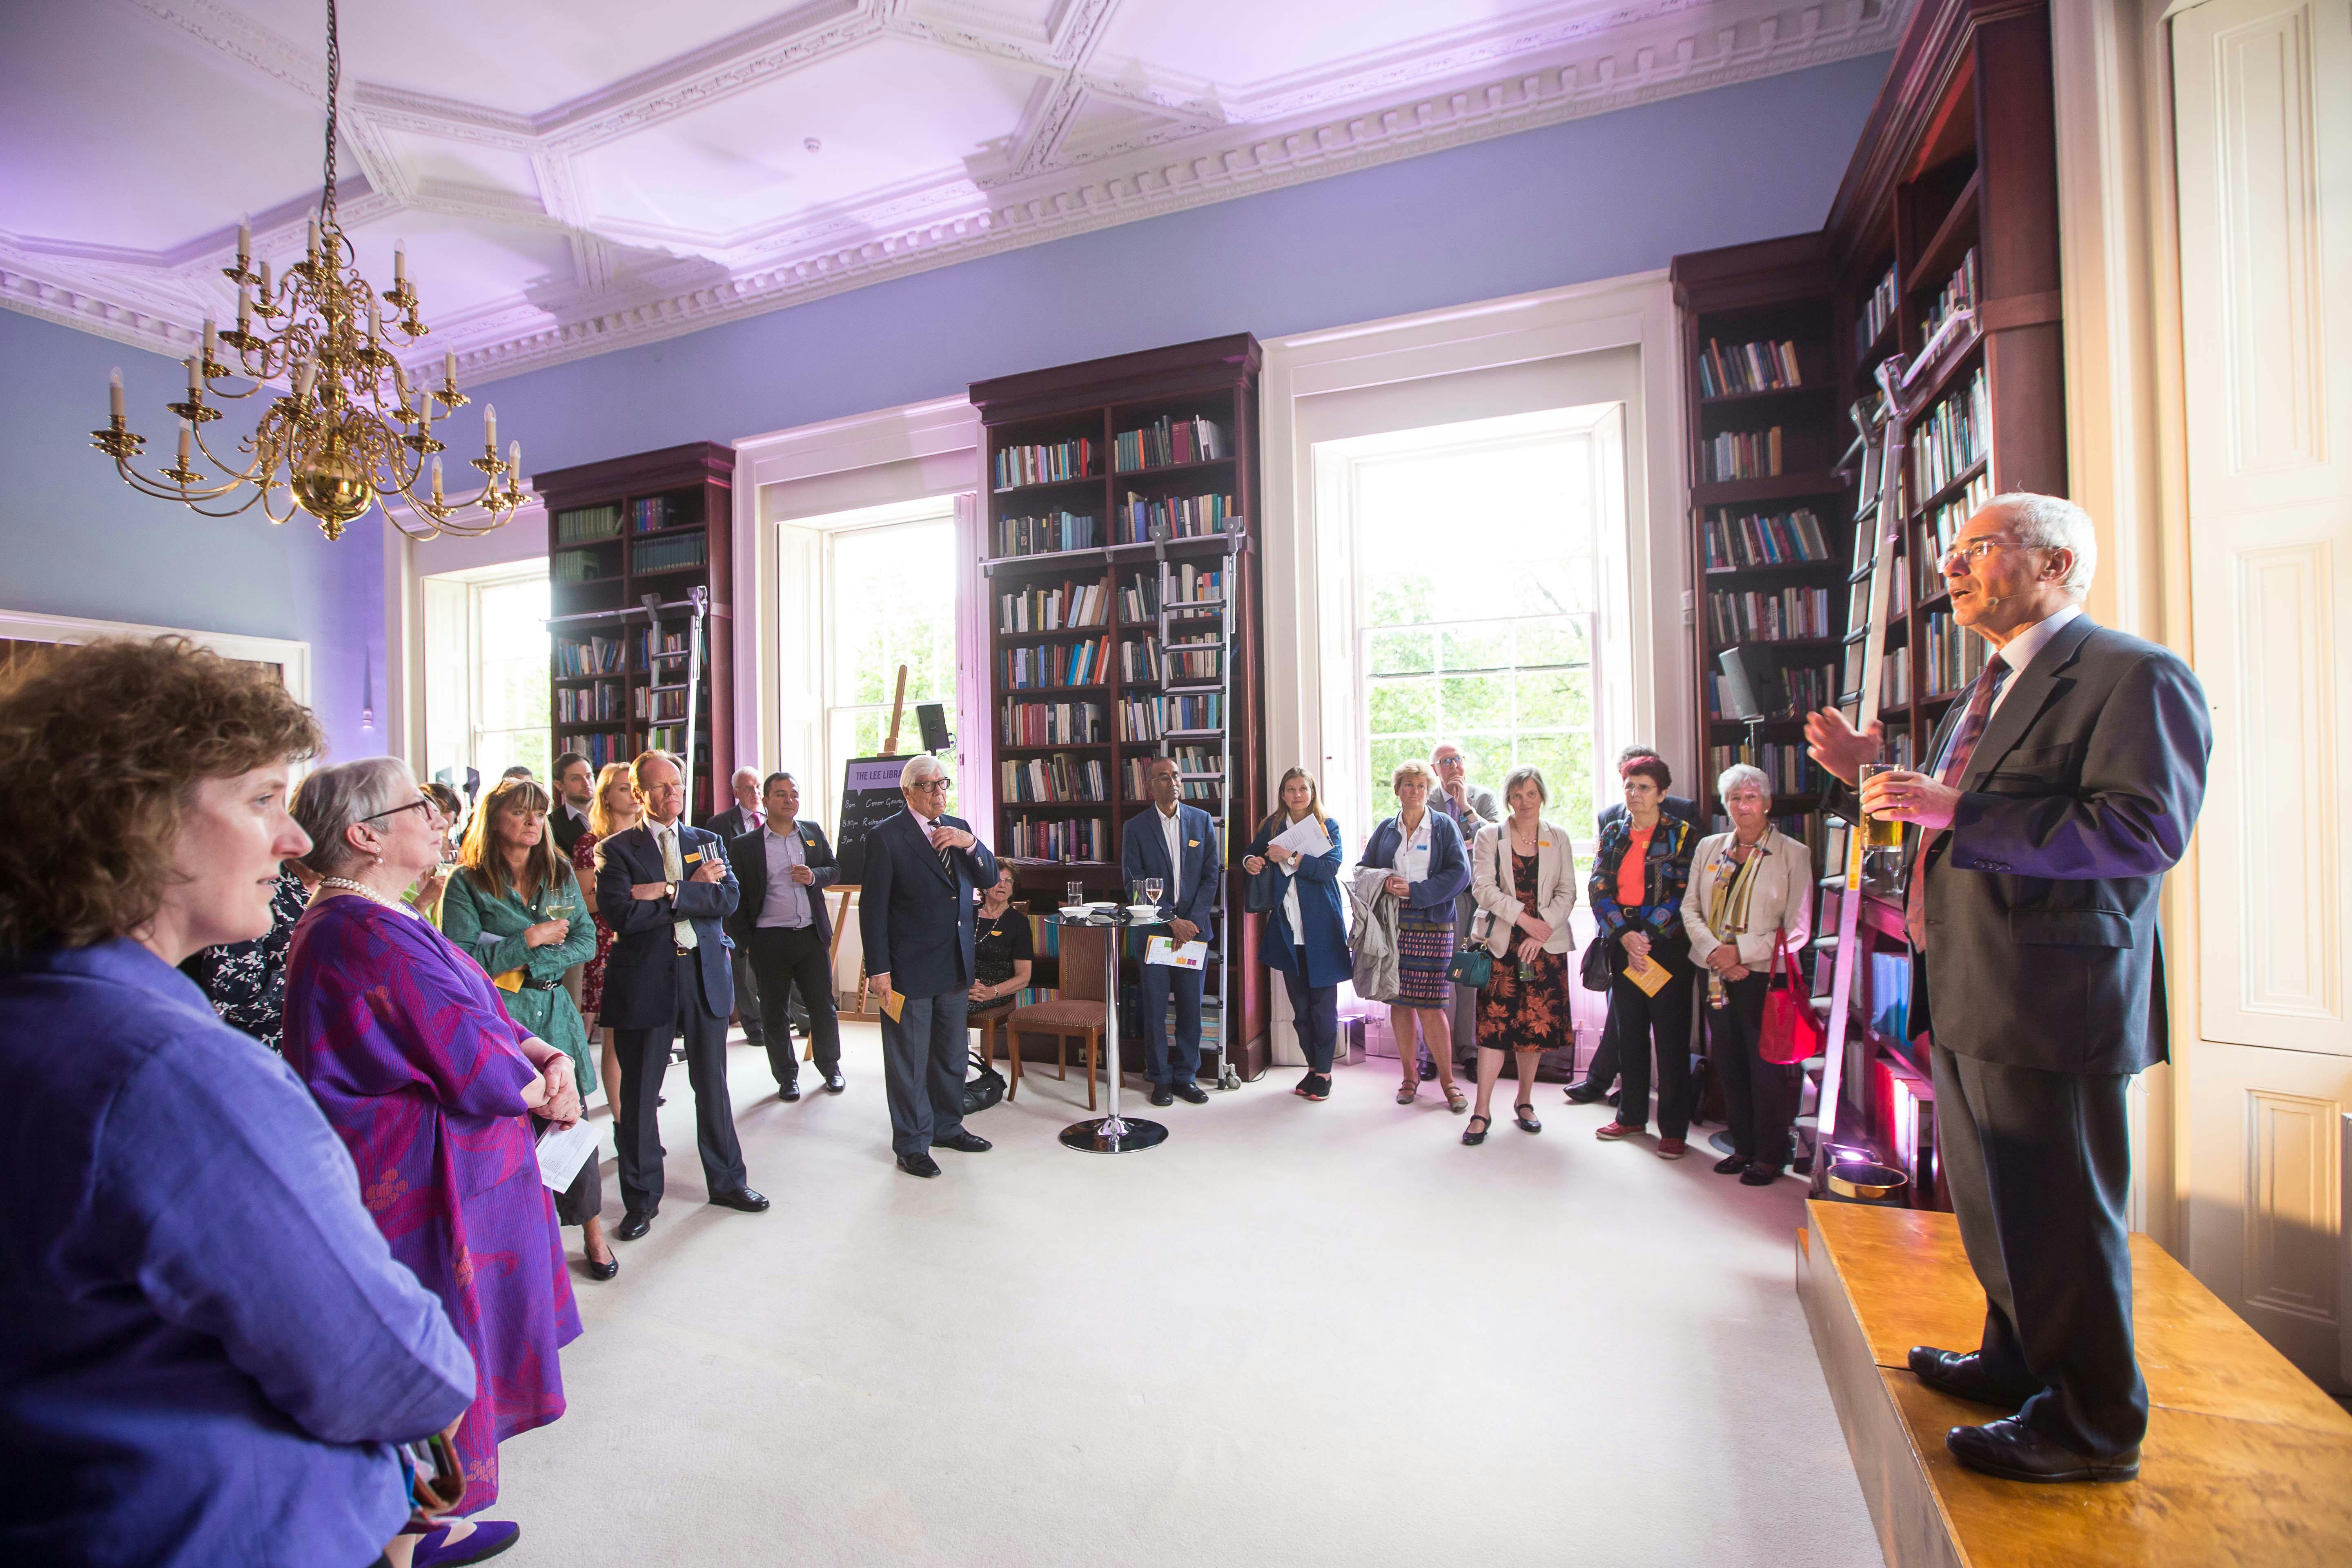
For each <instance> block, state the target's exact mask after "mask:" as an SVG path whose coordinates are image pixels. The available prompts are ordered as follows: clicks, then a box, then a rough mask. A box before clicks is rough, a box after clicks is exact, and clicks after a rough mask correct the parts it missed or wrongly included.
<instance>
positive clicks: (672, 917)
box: [596, 752, 768, 1241]
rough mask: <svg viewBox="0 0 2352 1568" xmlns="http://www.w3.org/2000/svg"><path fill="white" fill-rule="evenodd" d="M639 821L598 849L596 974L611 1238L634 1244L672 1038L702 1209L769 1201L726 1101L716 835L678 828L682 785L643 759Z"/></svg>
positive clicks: (728, 878) (658, 1145)
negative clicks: (605, 949)
mask: <svg viewBox="0 0 2352 1568" xmlns="http://www.w3.org/2000/svg"><path fill="white" fill-rule="evenodd" d="M630 783H631V785H632V786H633V787H634V788H635V792H636V796H637V799H638V800H639V801H640V802H642V803H643V804H644V806H645V820H644V821H642V822H641V823H639V824H638V825H637V826H635V827H632V828H629V829H627V830H626V831H625V832H621V833H615V834H614V835H613V836H612V837H609V838H605V839H602V840H599V841H598V843H597V845H596V908H597V910H599V911H600V912H601V913H602V914H603V915H604V923H605V924H606V925H608V926H610V927H612V928H613V951H612V953H611V955H610V956H609V957H608V958H607V959H606V960H605V963H604V1014H603V1016H604V1022H605V1023H607V1024H609V1025H610V1026H612V1029H613V1048H614V1054H615V1056H617V1057H618V1058H619V1060H620V1064H621V1101H620V1106H619V1109H618V1111H617V1113H616V1115H615V1117H614V1121H615V1122H616V1127H615V1134H616V1142H618V1144H619V1146H620V1147H619V1152H620V1156H621V1201H622V1206H623V1208H624V1210H625V1213H624V1214H623V1215H622V1217H621V1227H620V1229H619V1231H618V1232H617V1233H616V1234H617V1235H618V1236H619V1237H620V1238H621V1239H622V1240H624V1241H635V1239H636V1238H637V1237H641V1236H643V1235H645V1234H646V1231H647V1230H648V1229H649V1228H651V1226H652V1225H653V1218H654V1215H655V1213H656V1211H657V1210H659V1209H660V1207H661V1199H662V1154H663V1149H662V1142H661V1129H660V1127H659V1126H658V1125H656V1120H655V1115H654V1108H655V1104H656V1100H658V1099H659V1098H660V1095H661V1086H662V1075H663V1074H664V1073H665V1072H667V1070H668V1068H669V1047H670V1041H671V1039H672V1038H673V1037H682V1038H683V1039H684V1040H685V1042H686V1073H687V1078H688V1081H690V1082H691V1083H692V1084H693V1085H694V1120H695V1143H696V1146H697V1148H698V1150H699V1152H700V1153H701V1155H702V1174H703V1178H704V1180H705V1181H706V1182H707V1183H708V1184H709V1192H710V1201H711V1202H712V1203H714V1204H721V1205H725V1206H726V1207H728V1208H731V1209H740V1210H741V1211H743V1212H744V1213H746V1214H757V1213H759V1212H760V1211H761V1209H764V1208H766V1207H767V1206H768V1200H767V1199H766V1198H764V1197H761V1195H760V1194H758V1193H756V1192H753V1191H752V1190H751V1187H750V1186H749V1185H748V1184H747V1178H746V1176H745V1173H744V1170H743V1150H742V1147H741V1145H740V1144H739V1143H738V1142H736V1141H735V1110H734V1107H733V1105H732V1103H731V1102H730V1100H729V1099H728V1095H727V1015H728V1013H729V1011H730V1009H731V1008H732V1007H733V1006H734V1005H735V987H734V983H733V978H732V976H731V974H730V972H729V963H728V947H727V938H726V935H725V933H724V932H723V931H721V930H720V924H719V922H720V921H724V920H725V919H726V918H727V917H728V916H729V915H730V914H732V913H733V912H734V910H735V902H736V898H737V888H736V884H735V876H734V873H733V872H732V871H730V869H729V868H728V865H727V853H726V849H725V847H724V846H722V845H721V844H720V843H719V838H718V836H717V835H715V834H712V833H708V832H705V831H704V830H703V829H701V828H699V827H688V826H687V825H686V824H685V823H684V822H682V821H680V820H679V814H680V813H682V812H683V811H684V810H685V809H686V783H685V779H684V776H683V775H682V774H681V773H679V772H678V767H677V763H675V762H674V761H672V760H671V759H670V758H669V757H668V756H667V755H666V754H664V753H663V752H642V753H640V754H639V755H638V757H637V759H636V761H635V763H632V764H631V766H630Z"/></svg>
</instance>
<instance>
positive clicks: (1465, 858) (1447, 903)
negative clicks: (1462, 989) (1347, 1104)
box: [1359, 762, 1470, 1115]
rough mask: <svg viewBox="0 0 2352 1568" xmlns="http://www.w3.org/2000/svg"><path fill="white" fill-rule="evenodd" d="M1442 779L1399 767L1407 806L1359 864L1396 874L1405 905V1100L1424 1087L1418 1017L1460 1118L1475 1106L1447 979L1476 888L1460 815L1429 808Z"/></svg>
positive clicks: (1397, 1024)
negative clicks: (1462, 1078)
mask: <svg viewBox="0 0 2352 1568" xmlns="http://www.w3.org/2000/svg"><path fill="white" fill-rule="evenodd" d="M1436 782H1437V779H1436V775H1434V774H1433V773H1431V772H1430V771H1429V764H1427V763H1422V762H1405V763H1400V764H1399V765H1398V767H1397V771H1396V773H1395V775H1394V777H1393V778H1392V779H1391V784H1393V785H1394V787H1395V789H1396V797H1397V805H1400V806H1401V807H1402V808H1403V809H1402V810H1400V811H1399V812H1398V813H1397V814H1396V815H1395V816H1391V817H1390V818H1388V819H1387V820H1386V821H1384V822H1382V823H1381V825H1380V826H1378V827H1375V828H1373V829H1372V837H1371V842H1370V843H1369V844H1366V845H1365V846H1364V858H1363V859H1362V860H1361V861H1360V862H1359V864H1360V865H1363V866H1370V867H1378V868H1383V869H1386V870H1388V871H1389V872H1391V876H1390V877H1389V879H1388V890H1389V891H1390V892H1391V893H1393V894H1395V895H1396V897H1397V900H1398V901H1399V902H1400V903H1402V905H1403V908H1402V910H1399V911H1398V914H1397V982H1398V984H1399V986H1400V987H1401V989H1400V990H1399V992H1398V994H1397V995H1396V998H1395V999H1394V1000H1393V1001H1391V1003H1390V1004H1389V1026H1390V1028H1391V1031H1392V1032H1393V1034H1394V1035H1395V1037H1396V1048H1397V1060H1398V1061H1399V1062H1400V1063H1402V1066H1403V1068H1404V1082H1403V1083H1402V1085H1401V1086H1400V1087H1399V1088H1398V1089H1397V1103H1398V1104H1399V1105H1411V1104H1412V1102H1413V1099H1414V1097H1415V1096H1416V1095H1418V1094H1419V1093H1420V1092H1421V1077H1420V1067H1421V1064H1420V1062H1419V1060H1418V1059H1417V1058H1419V1056H1420V1051H1419V1048H1418V1047H1416V1046H1415V1044H1414V1042H1413V1019H1414V1018H1415V1017H1416V1016H1418V1017H1419V1018H1420V1020H1421V1037H1422V1038H1423V1039H1424V1040H1427V1041H1428V1042H1429V1054H1430V1057H1431V1058H1432V1059H1433V1060H1434V1061H1435V1062H1436V1063H1437V1083H1438V1087H1439V1088H1440V1089H1444V1091H1445V1108H1446V1109H1447V1110H1451V1111H1453V1112H1454V1114H1456V1115H1460V1114H1461V1113H1462V1112H1463V1111H1465V1110H1469V1109H1470V1101H1469V1099H1468V1097H1467V1096H1465V1095H1464V1094H1463V1092H1462V1090H1461V1089H1459V1088H1457V1087H1456V1086H1455V1084H1454V1026H1453V1024H1452V1023H1451V1021H1449V1020H1448V1019H1447V1017H1446V1016H1445V1009H1446V1008H1447V1007H1448V1006H1450V1005H1453V1001H1454V983H1453V982H1452V981H1451V980H1449V979H1447V978H1446V974H1445V966H1446V965H1447V964H1448V963H1452V962H1453V960H1454V898H1455V896H1456V895H1457V894H1459V893H1460V892H1461V891H1462V889H1465V888H1466V887H1468V886H1469V885H1470V857H1469V854H1468V852H1467V851H1466V850H1465V848H1464V847H1463V844H1462V830H1461V829H1460V828H1458V827H1456V826H1454V819H1453V818H1452V817H1450V816H1446V815H1445V814H1444V812H1438V811H1432V810H1430V809H1429V791H1430V788H1431V786H1432V785H1433V784H1435V783H1436Z"/></svg>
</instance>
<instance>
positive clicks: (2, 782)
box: [0, 638, 475, 1568]
mask: <svg viewBox="0 0 2352 1568" xmlns="http://www.w3.org/2000/svg"><path fill="white" fill-rule="evenodd" d="M319 746H320V731H319V728H318V724H317V721H315V720H314V719H313V718H312V716H311V714H310V711H309V710H307V709H305V708H303V707H302V706H301V705H300V704H299V703H297V702H296V701H294V700H293V699H292V698H291V697H289V696H288V695H287V693H286V691H285V690H284V689H283V687H282V686H280V685H279V684H278V678H277V674H276V672H275V671H274V670H264V669H262V668H257V667H254V666H250V665H239V664H236V663H235V662H232V661H230V660H227V659H225V658H220V657H218V656H217V655H215V654H212V653H209V652H205V651H202V650H199V649H196V648H194V647H191V646H190V645H188V644H186V643H185V642H184V641H180V640H178V639H162V638H159V639H157V640H156V641H154V642H152V643H137V642H102V643H97V644H93V645H90V646H89V647H79V648H71V649H66V650H61V651H59V652H58V653H55V654H52V655H49V656H47V658H41V659H38V660H36V661H35V662H34V664H33V666H32V667H31V668H30V669H28V670H25V671H20V672H18V673H16V674H15V675H14V676H13V677H12V678H11V679H8V680H6V681H5V682H0V889H5V891H0V1191H5V1193H6V1194H8V1201H7V1203H6V1204H5V1205H0V1472H5V1474H6V1476H7V1484H6V1486H5V1489H0V1561H5V1562H8V1563H43V1564H46V1565H52V1568H68V1565H77V1564H100V1563H104V1564H108V1565H109V1568H113V1565H117V1564H126V1563H142V1564H144V1563H162V1564H178V1563H186V1564H205V1565H207V1568H209V1565H210V1564H214V1563H238V1564H269V1565H275V1564H287V1565H289V1568H294V1565H299V1568H313V1565H324V1568H343V1565H347V1568H362V1564H367V1563H376V1562H378V1561H380V1560H381V1559H382V1558H383V1554H384V1552H385V1551H386V1548H387V1545H388V1544H389V1543H393V1542H394V1539H395V1535H396V1533H397V1532H398V1531H401V1530H402V1527H403V1526H404V1524H406V1523H407V1522H408V1521H409V1520H410V1517H411V1509H410V1502H409V1493H408V1468H407V1466H408V1461H407V1460H406V1459H405V1458H404V1457H403V1455H402V1454H401V1452H400V1451H399V1449H398V1448H397V1447H395V1445H396V1444H400V1443H404V1442H408V1441H413V1440H415V1439H418V1438H422V1437H426V1436H431V1435H433V1434H434V1433H436V1432H438V1431H446V1430H447V1429H448V1428H450V1427H451V1426H454V1424H455V1422H456V1420H457V1417H458V1416H459V1415H462V1414H463V1413H464V1411H465V1409H466V1407H467V1404H468V1403H469V1402H470V1401H471V1400H472V1398H473V1394H474V1382H475V1377H474V1367H473V1363H472V1358H471V1357H470V1356H469V1355H467V1352H466V1348H465V1346H464V1344H463V1342H461V1341H459V1339H458V1338H457V1334H456V1332H455V1331H453V1330H452V1329H451V1328H450V1326H449V1323H448V1321H447V1319H446V1317H445V1316H444V1315H443V1312H442V1310H441V1305H440V1303H439V1302H438V1301H437V1300H435V1298H434V1297H433V1296H432V1295H431V1294H429V1293H428V1292H427V1291H426V1290H425V1288H424V1287H423V1286H421V1285H419V1284H418V1283H417V1281H416V1279H415V1276H414V1275H412V1274H410V1273H409V1271H408V1270H407V1269H405V1268H402V1267H400V1266H399V1265H398V1264H396V1263H394V1261H393V1258H392V1254H391V1252H390V1250H389V1248H388V1247H386V1246H385V1244H384V1240H383V1235H382V1233H381V1232H380V1231H378V1230H377V1228H376V1226H375V1225H374V1223H373V1221H372V1220H371V1219H370V1218H369V1217H368V1214H367V1210H366V1209H365V1208H364V1207H363V1206H362V1204H361V1198H360V1186H359V1178H358V1174H357V1173H356V1172H355V1171H354V1170H353V1169H352V1162H351V1157H350V1156H349V1155H348V1154H346V1153H345V1152H344V1151H343V1145H342V1143H341V1141H340V1140H339V1139H337V1138H336V1137H335V1135H334V1133H333V1132H332V1131H330V1130H329V1128H328V1126H327V1123H326V1121H325V1119H324V1118H323V1117H321V1116H320V1113H319V1110H318V1107H317V1105H316V1104H315V1103H314V1102H313V1101H312V1100H311V1099H310V1095H309V1094H308V1093H307V1092H306V1091H305V1090H304V1089H303V1088H302V1086H301V1084H300V1083H299V1082H298V1081H297V1080H296V1079H295V1077H294V1074H293V1072H292V1071H291V1070H290V1069H289V1068H288V1067H287V1066H286V1064H285V1063H284V1062H283V1061H281V1060H279V1059H278V1058H277V1057H275V1056H273V1055H271V1054H270V1053H269V1052H268V1051H267V1050H265V1049H264V1048H262V1047H260V1046H258V1045H257V1044H256V1043H255V1042H254V1041H253V1040H252V1039H250V1038H249V1037H247V1036H245V1035H243V1034H240V1033H239V1032H237V1031H236V1029H233V1028H231V1027H230V1026H228V1025H226V1024H225V1023H223V1022H222V1021H221V1019H220V1017H219V1016H217V1015H216V1014H215V1012H214V1011H213V1009H212V1007H211V1006H210V1005H209V1004H207V1003H206V1002H205V996H204V994H203V993H202V992H201V991H200V990H198V989H197V987H196V985H195V984H194V982H193V981H191V980H189V979H188V978H187V977H186V976H185V975H184V974H182V973H179V972H178V971H177V970H176V969H174V968H173V965H174V964H176V963H179V962H181V961H182V960H184V959H185V958H186V957H187V956H188V955H189V954H190V953H192V952H195V951H196V950H197V949H199V948H201V947H205V946H208V945H211V944H214V943H219V942H244V941H248V940H251V939H252V938H255V937H257V936H259V935H261V934H262V933H263V932H265V931H268V928H269V902H270V896H271V893H272V890H273V889H274V886H275V882H276V879H277V876H278V863H279V862H280V861H281V860H283V859H285V858H289V857H291V856H294V855H299V854H301V853H303V852H304V851H306V850H307V849H308V848H309V847H310V844H309V840H308V839H307V838H306V837H304V836H303V834H302V831H301V829H300V828H299V827H297V826H295V825H294V823H293V820H292V819H291V818H290V817H289V816H288V815H287V812H286V791H287V785H288V783H289V764H291V763H294V762H298V761H300V760H302V759H304V758H308V757H310V756H312V755H315V754H316V753H317V752H318V750H319ZM409 1544H412V1543H411V1542H405V1541H404V1542H400V1543H399V1546H400V1547H406V1546H407V1545H409ZM396 1550H397V1549H396ZM399 1555H400V1556H401V1558H402V1559H403V1560H405V1559H406V1556H407V1553H406V1552H405V1551H404V1550H402V1551H399Z"/></svg>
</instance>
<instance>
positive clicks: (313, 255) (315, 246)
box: [303, 218, 319, 261]
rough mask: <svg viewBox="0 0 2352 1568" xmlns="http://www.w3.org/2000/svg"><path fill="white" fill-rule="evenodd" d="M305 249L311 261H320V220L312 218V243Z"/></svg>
mask: <svg viewBox="0 0 2352 1568" xmlns="http://www.w3.org/2000/svg"><path fill="white" fill-rule="evenodd" d="M303 248H304V250H305V251H306V253H307V254H308V255H309V256H310V259H311V260H313V261H316V260H318V259H319V220H318V219H317V218H312V219H311V220H310V243H309V244H308V245H307V246H305V247H303Z"/></svg>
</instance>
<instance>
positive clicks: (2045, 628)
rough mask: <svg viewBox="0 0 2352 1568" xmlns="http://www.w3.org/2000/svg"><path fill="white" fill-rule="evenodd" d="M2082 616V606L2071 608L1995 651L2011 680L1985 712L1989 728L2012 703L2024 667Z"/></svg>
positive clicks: (2019, 635)
mask: <svg viewBox="0 0 2352 1568" xmlns="http://www.w3.org/2000/svg"><path fill="white" fill-rule="evenodd" d="M2082 613H2083V606H2082V605H2067V606H2066V607H2065V608H2064V609H2063V610H2060V611H2058V612H2056V613H2055V614H2053V615H2052V616H2047V617H2045V618H2044V619H2042V620H2038V621H2036V622H2034V623H2033V624H2032V626H2027V627H2025V628H2024V629H2022V630H2021V631H2020V632H2019V633H2018V634H2017V635H2016V636H2015V637H2011V638H2010V639H2009V646H2008V647H2004V648H1999V649H1996V650H1995V651H1996V652H1998V653H1999V654H2000V661H2001V663H2003V664H2005V665H2007V666H2009V679H2007V680H2004V681H2002V682H2001V684H2000V690H1999V691H1997V692H1995V693H1994V694H1993V699H1992V706H1991V707H1990V708H1989V709H1987V710H1985V723H1986V724H1987V725H1988V726H1990V724H1991V723H1992V716H1993V715H1994V714H1996V713H1998V712H2000V705H2001V704H2002V703H2004V702H2006V701H2008V700H2009V694H2010V693H2011V692H2012V691H2014V690H2016V689H2017V678H2018V677H2019V676H2021V675H2023V674H2024V673H2025V667H2026V666H2027V665H2029V664H2032V662H2033V656H2034V655H2035V654H2038V653H2040V652H2041V651H2042V648H2044V647H2047V646H2048V645H2049V642H2050V639H2051V638H2052V637H2056V636H2057V635H2058V634H2059V632H2060V631H2061V630H2062V629H2063V628H2064V626H2065V625H2066V623H2067V622H2068V621H2071V620H2073V619H2074V617H2075V616H2079V615H2081V614H2082Z"/></svg>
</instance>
